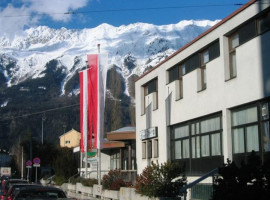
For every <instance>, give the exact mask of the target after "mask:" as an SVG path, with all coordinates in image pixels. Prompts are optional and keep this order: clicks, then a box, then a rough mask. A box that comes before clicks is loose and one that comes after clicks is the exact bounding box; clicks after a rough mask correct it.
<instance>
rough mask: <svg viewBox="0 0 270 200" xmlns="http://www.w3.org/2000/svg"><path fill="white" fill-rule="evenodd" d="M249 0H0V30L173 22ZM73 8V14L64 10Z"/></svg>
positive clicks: (210, 15)
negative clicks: (40, 26) (43, 26)
mask: <svg viewBox="0 0 270 200" xmlns="http://www.w3.org/2000/svg"><path fill="white" fill-rule="evenodd" d="M246 2H248V0H222V1H217V0H0V27H1V28H0V34H1V33H4V32H6V33H11V32H13V33H15V32H18V31H20V30H22V29H25V28H29V27H35V26H39V25H46V26H49V27H52V28H61V27H66V28H68V29H82V28H93V27H96V26H98V25H99V24H101V23H108V24H111V25H113V26H121V25H127V24H131V23H136V22H145V23H152V24H155V25H165V24H175V23H177V22H179V21H181V20H185V19H195V20H196V19H209V20H215V19H223V18H224V17H226V16H227V15H229V14H230V13H232V12H233V11H235V10H236V9H238V8H239V7H240V6H239V5H235V4H244V3H246ZM67 12H73V13H75V14H64V13H67Z"/></svg>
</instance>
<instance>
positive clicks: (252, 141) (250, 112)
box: [232, 101, 270, 164]
mask: <svg viewBox="0 0 270 200" xmlns="http://www.w3.org/2000/svg"><path fill="white" fill-rule="evenodd" d="M269 120H270V119H269V101H263V102H258V103H255V104H253V105H250V106H245V107H242V108H237V109H234V110H232V144H233V160H234V161H235V162H236V163H237V164H241V162H242V161H245V160H246V158H247V154H248V153H250V152H251V151H255V152H256V153H257V154H258V155H260V157H261V160H262V161H265V160H267V159H270V133H269Z"/></svg>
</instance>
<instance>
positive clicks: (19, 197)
mask: <svg viewBox="0 0 270 200" xmlns="http://www.w3.org/2000/svg"><path fill="white" fill-rule="evenodd" d="M65 198H67V196H66V194H65V192H64V191H63V190H61V189H59V188H55V187H49V186H40V187H36V186H34V187H22V188H20V189H19V190H18V192H17V193H16V194H15V196H14V198H13V200H26V199H27V200H28V199H65Z"/></svg>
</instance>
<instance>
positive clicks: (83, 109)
mask: <svg viewBox="0 0 270 200" xmlns="http://www.w3.org/2000/svg"><path fill="white" fill-rule="evenodd" d="M79 79H80V130H81V144H80V146H81V152H87V135H88V105H89V104H88V70H83V71H80V72H79Z"/></svg>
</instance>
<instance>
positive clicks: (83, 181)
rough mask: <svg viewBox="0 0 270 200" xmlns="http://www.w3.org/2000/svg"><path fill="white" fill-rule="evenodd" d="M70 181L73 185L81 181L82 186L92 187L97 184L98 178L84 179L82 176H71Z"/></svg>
mask: <svg viewBox="0 0 270 200" xmlns="http://www.w3.org/2000/svg"><path fill="white" fill-rule="evenodd" d="M70 182H71V183H72V184H73V185H75V184H76V183H81V184H82V185H83V186H87V187H93V185H94V184H98V180H97V179H91V178H90V179H85V178H82V177H78V178H71V179H70Z"/></svg>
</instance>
